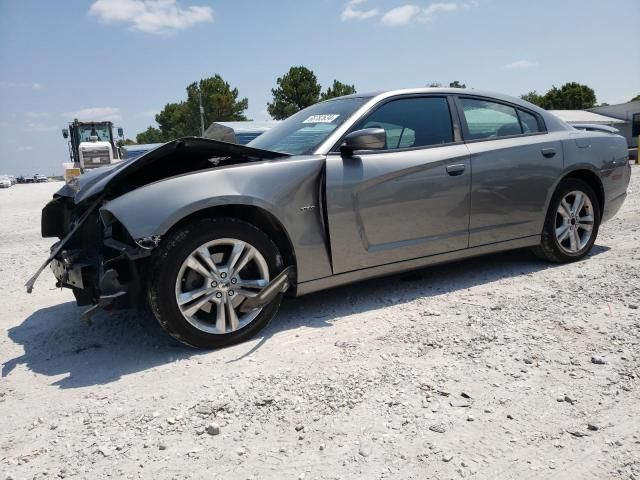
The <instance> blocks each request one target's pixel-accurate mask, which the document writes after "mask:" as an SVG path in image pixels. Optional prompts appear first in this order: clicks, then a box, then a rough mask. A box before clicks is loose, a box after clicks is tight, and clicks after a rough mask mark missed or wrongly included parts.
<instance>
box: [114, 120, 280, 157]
mask: <svg viewBox="0 0 640 480" xmlns="http://www.w3.org/2000/svg"><path fill="white" fill-rule="evenodd" d="M277 124H278V121H276V120H270V121H267V122H254V121H251V120H249V121H244V122H214V123H212V124H211V125H210V126H209V128H208V129H207V132H206V133H205V137H206V138H215V139H216V140H221V141H227V142H235V143H239V144H240V145H246V144H247V143H249V142H250V141H251V140H253V139H254V138H257V137H259V136H260V135H262V134H263V133H264V132H266V131H267V130H269V129H270V128H272V127H273V126H275V125H277ZM160 145H162V143H147V144H136V145H124V146H122V147H120V149H121V151H122V156H123V158H124V159H131V158H137V157H139V156H141V155H144V154H145V153H147V152H148V151H149V150H153V149H154V148H157V147H159V146H160Z"/></svg>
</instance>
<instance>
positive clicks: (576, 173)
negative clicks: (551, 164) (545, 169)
mask: <svg viewBox="0 0 640 480" xmlns="http://www.w3.org/2000/svg"><path fill="white" fill-rule="evenodd" d="M567 178H576V179H578V180H582V181H583V182H585V183H586V184H587V185H589V186H590V187H591V188H593V191H594V192H596V195H597V197H598V204H599V207H600V215H602V212H603V211H604V203H605V194H604V185H603V184H602V180H600V177H599V176H598V174H597V173H596V172H594V171H593V170H589V169H586V168H581V169H576V170H572V171H570V172H568V173H566V174H565V175H564V176H563V177H562V178H561V179H560V182H562V181H563V180H566V179H567ZM560 182H558V185H559V184H560ZM556 188H557V186H556Z"/></svg>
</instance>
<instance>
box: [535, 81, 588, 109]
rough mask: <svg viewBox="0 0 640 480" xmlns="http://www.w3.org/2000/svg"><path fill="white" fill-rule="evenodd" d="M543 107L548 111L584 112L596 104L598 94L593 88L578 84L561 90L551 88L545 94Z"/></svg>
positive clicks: (569, 84)
mask: <svg viewBox="0 0 640 480" xmlns="http://www.w3.org/2000/svg"><path fill="white" fill-rule="evenodd" d="M542 103H543V104H542V105H541V106H542V107H543V108H546V109H547V110H584V109H586V108H592V107H593V106H595V104H596V94H595V92H594V91H593V89H592V88H590V87H588V86H586V85H582V84H580V83H577V82H569V83H565V84H564V85H562V86H561V87H560V88H557V87H556V86H553V87H551V90H549V91H548V92H547V93H545V94H544V97H543V100H542Z"/></svg>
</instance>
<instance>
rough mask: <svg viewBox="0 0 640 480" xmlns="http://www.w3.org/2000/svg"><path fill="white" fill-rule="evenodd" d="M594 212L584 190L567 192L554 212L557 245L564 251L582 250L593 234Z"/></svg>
mask: <svg viewBox="0 0 640 480" xmlns="http://www.w3.org/2000/svg"><path fill="white" fill-rule="evenodd" d="M593 225H594V213H593V205H592V203H591V199H590V198H589V196H588V195H586V194H585V193H584V192H581V191H579V190H574V191H572V192H569V193H567V194H566V195H565V196H564V197H563V198H562V200H561V201H560V204H559V205H558V210H557V212H556V224H555V234H556V240H557V241H558V245H560V248H562V249H563V250H564V251H565V252H568V253H571V254H575V253H577V252H579V251H580V250H582V249H583V248H584V247H585V246H586V245H587V244H588V243H589V240H590V239H591V236H592V234H593Z"/></svg>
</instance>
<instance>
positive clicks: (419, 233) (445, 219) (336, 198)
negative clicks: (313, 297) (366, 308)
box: [326, 96, 471, 273]
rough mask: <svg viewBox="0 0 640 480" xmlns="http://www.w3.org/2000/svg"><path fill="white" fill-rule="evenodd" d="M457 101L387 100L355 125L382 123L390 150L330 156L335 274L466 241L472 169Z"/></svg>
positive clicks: (457, 247)
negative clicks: (456, 122)
mask: <svg viewBox="0 0 640 480" xmlns="http://www.w3.org/2000/svg"><path fill="white" fill-rule="evenodd" d="M454 108H455V107H454V105H453V100H452V101H451V103H450V102H449V100H448V99H447V97H446V96H413V97H406V96H405V97H395V98H392V99H389V100H386V101H384V102H382V104H379V105H377V106H375V107H374V108H373V109H372V111H371V112H370V113H369V114H366V115H365V116H364V118H363V119H362V120H361V121H360V122H358V123H357V124H356V125H354V127H353V128H352V130H351V131H354V130H359V129H362V128H373V127H379V128H383V129H384V130H385V131H386V134H387V144H386V146H385V149H383V150H377V151H366V152H358V153H357V154H356V155H354V156H353V157H349V158H343V157H342V156H340V154H339V153H338V152H335V153H330V154H329V155H328V157H327V174H326V192H327V216H328V221H329V231H330V238H331V252H332V260H333V268H334V273H340V272H346V271H350V270H357V269H361V268H367V267H372V266H376V265H382V264H387V263H393V262H398V261H402V260H408V259H412V258H419V257H423V256H427V255H433V254H438V253H443V252H448V251H452V250H460V249H465V248H467V244H468V223H469V192H470V187H471V172H470V168H469V154H468V150H467V147H466V146H465V145H464V144H463V143H462V142H461V141H460V140H461V137H460V136H459V131H456V133H455V134H454V129H453V127H452V115H451V113H452V111H451V109H454ZM454 111H455V110H454Z"/></svg>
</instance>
